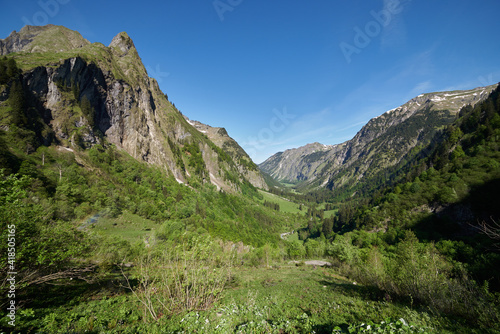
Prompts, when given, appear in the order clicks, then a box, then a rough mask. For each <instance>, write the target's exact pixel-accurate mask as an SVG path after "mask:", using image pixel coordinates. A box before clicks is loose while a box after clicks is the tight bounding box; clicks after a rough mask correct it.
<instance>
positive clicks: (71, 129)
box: [0, 25, 264, 192]
mask: <svg viewBox="0 0 500 334" xmlns="http://www.w3.org/2000/svg"><path fill="white" fill-rule="evenodd" d="M0 52H1V54H2V55H8V57H9V58H13V59H15V60H16V62H17V64H18V66H19V67H20V68H21V69H22V84H23V88H24V91H25V92H26V93H27V94H28V95H29V96H30V99H31V103H30V104H31V106H32V108H35V109H36V112H37V113H38V114H39V115H41V116H42V117H41V118H42V119H43V120H44V122H45V123H46V125H47V126H48V128H49V129H50V130H49V131H45V132H44V133H45V135H46V136H45V138H43V141H44V143H46V144H47V143H48V142H50V141H52V142H57V143H59V144H62V145H66V146H71V147H73V148H82V149H85V148H88V147H90V146H92V145H95V144H98V143H100V144H106V143H111V144H114V145H116V147H118V148H119V149H123V150H125V151H126V152H127V153H129V154H130V155H131V156H133V157H134V158H136V159H139V160H143V161H146V162H148V163H151V164H155V165H158V166H161V167H163V168H165V169H166V170H168V171H169V172H170V173H171V174H172V175H173V176H174V177H175V178H176V179H177V181H178V182H181V183H190V182H192V181H193V179H196V180H197V181H196V182H211V183H212V184H214V185H216V186H217V188H219V189H223V190H226V191H232V192H233V191H238V190H239V189H240V187H241V186H242V185H243V184H245V183H248V182H251V183H252V184H253V185H255V186H257V187H261V186H263V185H264V181H263V179H262V176H261V175H260V173H259V171H258V170H257V169H256V170H255V171H253V172H249V170H248V168H246V167H245V166H241V165H239V164H238V161H233V160H232V159H229V158H228V157H227V155H225V154H224V152H223V151H222V150H221V149H220V148H219V147H218V146H217V145H215V144H214V143H213V142H212V141H211V140H210V139H209V137H207V136H204V135H203V134H202V133H201V132H200V131H199V130H197V129H196V128H195V127H193V126H192V125H191V124H189V123H188V122H187V121H186V119H184V117H183V116H182V114H181V113H180V112H179V111H178V110H177V109H176V108H175V106H173V105H172V104H171V103H170V102H169V101H168V100H167V98H166V97H165V95H164V94H163V93H162V92H161V90H160V88H159V86H158V83H157V82H156V80H154V79H152V78H150V77H149V76H148V74H147V71H146V69H145V67H144V66H143V64H142V61H141V59H140V57H139V54H138V52H137V50H136V48H135V46H134V43H133V41H132V39H131V38H130V37H129V36H128V35H127V34H126V33H124V32H122V33H120V34H118V35H117V36H116V37H114V38H113V40H112V41H111V43H110V45H109V46H108V47H106V46H104V45H103V44H101V43H93V44H91V43H89V42H88V41H86V40H85V39H84V38H83V37H82V36H81V35H80V34H79V33H77V32H74V31H71V30H69V29H67V28H64V27H61V26H53V25H49V26H44V27H30V26H27V27H24V28H23V29H21V31H20V32H19V33H17V32H13V33H11V34H10V36H9V37H7V38H6V39H4V40H0ZM243 153H244V152H243ZM245 155H246V153H245ZM247 157H248V156H247ZM248 160H249V158H248ZM249 161H250V162H251V160H249ZM252 164H253V163H252Z"/></svg>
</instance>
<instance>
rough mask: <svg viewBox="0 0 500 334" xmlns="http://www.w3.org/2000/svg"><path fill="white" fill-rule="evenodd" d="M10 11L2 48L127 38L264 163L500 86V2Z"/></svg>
mask: <svg viewBox="0 0 500 334" xmlns="http://www.w3.org/2000/svg"><path fill="white" fill-rule="evenodd" d="M1 1H2V4H1V6H0V8H1V11H0V38H5V37H7V36H8V35H9V34H10V32H11V31H13V30H17V31H19V30H20V29H21V28H22V27H23V26H24V25H25V24H27V23H31V24H33V25H44V24H47V23H52V24H58V25H64V26H66V27H68V28H70V29H72V30H77V31H79V32H80V33H81V34H82V35H83V37H85V38H86V39H88V40H89V41H90V42H101V43H103V44H105V45H109V43H110V42H111V40H112V38H113V37H114V36H115V35H116V34H118V33H119V32H121V31H126V32H127V33H128V34H129V35H130V37H132V39H133V40H134V43H135V45H136V47H137V49H138V51H139V54H140V56H141V58H142V60H143V63H144V65H145V66H146V67H147V69H148V72H149V74H150V76H152V77H154V78H156V79H157V80H158V81H159V84H160V87H161V89H162V90H163V91H164V92H165V93H167V94H168V96H169V99H170V100H171V101H172V102H174V103H175V105H176V106H177V107H178V108H179V109H180V110H181V111H182V112H183V113H184V114H185V115H186V116H188V117H189V118H191V119H193V120H198V121H201V122H203V123H206V124H209V125H212V126H219V127H225V128H226V129H227V131H228V133H229V135H230V136H232V137H233V138H234V139H236V140H237V141H238V142H239V143H240V145H241V146H242V147H243V148H244V149H245V150H246V151H247V152H248V153H249V154H250V155H251V157H252V158H253V159H254V161H256V162H258V163H259V162H262V161H263V160H265V159H266V158H267V157H269V156H270V155H272V154H274V153H276V152H278V151H283V150H285V149H288V148H293V147H298V146H302V145H305V144H307V143H312V142H320V143H323V144H337V143H341V142H343V141H346V140H348V139H350V138H352V137H353V136H354V134H355V133H356V132H357V131H358V130H359V129H360V128H361V127H362V126H363V125H364V124H366V122H367V121H368V120H369V119H370V118H373V117H375V116H378V115H380V114H382V113H384V112H385V111H387V110H389V109H392V108H395V107H397V106H399V105H401V104H403V103H405V102H407V101H408V100H409V99H411V98H413V97H415V96H417V95H419V94H421V93H425V92H433V91H443V90H452V89H469V88H474V87H478V86H484V85H488V84H493V83H496V82H498V81H500V62H499V59H500V33H499V32H500V19H499V17H500V16H499V14H500V1H498V0H481V1H472V0H470V1H466V0H440V1H431V0H349V1H347V0H315V1H306V0H290V1H283V0H282V1H276V0H275V1H269V0H267V1H265V0H215V1H214V0H182V1H179V0H161V1H148V0H144V1H129V0H121V1H106V0H104V1H101V0H99V1H96V0H85V1H84V0H40V1H28V0H16V1H6V0H1Z"/></svg>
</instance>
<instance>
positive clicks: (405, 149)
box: [259, 85, 497, 192]
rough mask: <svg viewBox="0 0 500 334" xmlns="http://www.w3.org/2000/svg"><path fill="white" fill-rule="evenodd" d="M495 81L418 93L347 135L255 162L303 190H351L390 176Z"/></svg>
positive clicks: (481, 96)
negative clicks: (334, 142)
mask: <svg viewBox="0 0 500 334" xmlns="http://www.w3.org/2000/svg"><path fill="white" fill-rule="evenodd" d="M496 86H497V85H492V86H488V87H479V88H476V89H472V90H464V91H451V92H440V93H428V94H422V95H419V96H417V97H415V98H413V99H411V100H410V101H408V102H407V103H405V104H403V105H402V106H400V107H398V108H395V109H392V110H389V111H387V112H386V113H384V114H382V115H381V116H378V117H375V118H373V119H371V120H370V121H369V122H368V123H367V124H366V125H365V126H364V127H363V128H362V129H361V130H360V131H359V132H358V133H357V134H356V135H355V136H354V138H352V139H351V140H348V141H346V142H344V143H342V144H338V145H323V144H320V143H313V144H308V145H306V146H303V147H299V148H296V149H290V150H286V151H285V152H279V153H276V154H275V155H273V156H271V157H270V158H268V159H267V160H266V161H264V162H263V163H261V164H260V165H259V168H260V169H261V170H262V171H263V172H265V173H267V174H269V175H270V176H272V177H273V178H274V179H276V180H278V181H280V182H285V183H292V184H295V185H296V186H297V187H298V188H299V189H302V190H304V191H306V190H308V191H310V190H315V189H316V190H317V189H322V188H328V189H331V190H333V191H334V192H338V191H350V190H351V191H352V192H354V190H355V189H356V185H357V184H359V183H366V182H369V181H372V182H374V180H376V179H379V180H383V179H386V178H388V177H390V175H391V172H392V171H394V170H395V169H396V168H397V166H402V165H404V164H405V163H406V162H407V161H408V160H409V159H410V157H411V155H415V154H416V153H418V151H419V150H421V149H422V148H424V147H425V146H427V145H428V144H429V142H430V141H431V140H432V139H433V137H434V135H435V134H436V132H437V131H438V130H439V129H442V128H443V127H445V126H447V125H449V124H451V123H452V122H453V121H454V120H455V119H456V118H457V113H458V111H459V110H460V109H461V108H462V107H463V106H465V105H472V106H473V105H475V104H476V103H478V102H480V101H483V100H484V99H486V98H487V97H488V95H489V94H490V93H491V92H492V91H493V90H494V89H495V87H496Z"/></svg>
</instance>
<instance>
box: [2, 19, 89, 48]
mask: <svg viewBox="0 0 500 334" xmlns="http://www.w3.org/2000/svg"><path fill="white" fill-rule="evenodd" d="M89 44H90V42H89V41H88V40H86V39H85V38H83V37H82V35H81V34H80V33H79V32H77V31H73V30H70V29H68V28H66V27H63V26H56V25H53V24H48V25H45V26H30V25H27V26H24V27H23V28H22V29H21V30H20V31H19V32H16V31H15V30H14V31H13V32H12V33H11V34H10V35H9V37H7V38H6V39H0V55H7V54H9V53H12V52H20V51H25V52H29V53H34V52H49V51H50V52H64V51H68V50H72V49H77V48H81V47H84V46H86V45H89Z"/></svg>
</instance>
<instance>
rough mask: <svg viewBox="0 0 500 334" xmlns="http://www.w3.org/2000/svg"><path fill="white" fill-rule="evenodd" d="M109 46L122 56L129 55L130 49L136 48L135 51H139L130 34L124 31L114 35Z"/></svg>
mask: <svg viewBox="0 0 500 334" xmlns="http://www.w3.org/2000/svg"><path fill="white" fill-rule="evenodd" d="M109 47H110V48H112V49H113V50H115V51H117V54H118V55H119V56H120V57H123V56H126V55H128V53H129V51H130V50H134V51H135V53H137V50H136V48H135V45H134V42H133V41H132V38H130V36H129V35H128V34H127V33H126V32H124V31H122V32H121V33H119V34H118V35H116V36H115V37H113V40H112V41H111V44H109Z"/></svg>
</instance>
